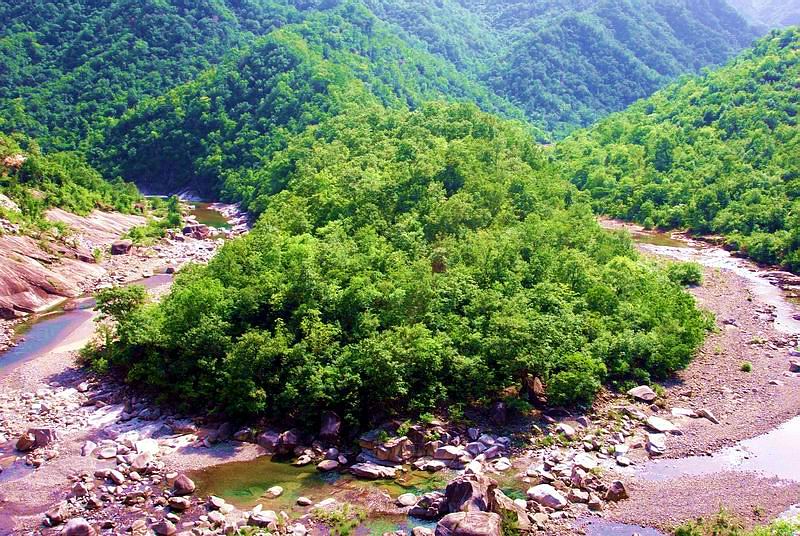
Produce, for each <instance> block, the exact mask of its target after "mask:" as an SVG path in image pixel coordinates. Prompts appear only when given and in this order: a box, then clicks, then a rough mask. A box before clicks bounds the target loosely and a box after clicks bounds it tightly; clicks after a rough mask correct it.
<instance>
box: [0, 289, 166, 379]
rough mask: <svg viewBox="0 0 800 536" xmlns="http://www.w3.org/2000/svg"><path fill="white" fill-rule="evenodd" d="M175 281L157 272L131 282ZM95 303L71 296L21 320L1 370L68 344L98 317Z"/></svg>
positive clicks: (0, 362) (0, 363)
mask: <svg viewBox="0 0 800 536" xmlns="http://www.w3.org/2000/svg"><path fill="white" fill-rule="evenodd" d="M171 281H172V275H169V274H156V275H154V276H153V277H149V278H147V279H142V280H141V281H136V282H134V283H131V284H137V285H143V286H144V287H146V288H149V289H153V288H157V287H160V286H163V285H166V284H169V283H170V282H171ZM94 306H95V301H94V298H91V297H85V298H80V299H76V300H70V301H68V302H66V303H65V304H64V305H62V306H61V307H59V308H58V309H56V310H54V311H52V312H50V313H47V314H43V315H36V316H34V317H32V318H31V319H30V320H28V321H27V322H24V323H23V324H20V326H19V327H18V328H17V333H18V335H19V336H20V337H21V340H20V342H19V343H18V344H17V345H16V346H14V347H12V348H9V349H8V350H6V351H5V352H3V353H2V354H0V374H4V373H8V372H9V371H10V370H12V369H13V368H15V367H17V366H18V365H20V364H22V363H25V362H27V361H30V360H32V359H35V358H36V357H39V356H41V355H44V354H46V353H47V352H50V351H51V350H53V349H54V348H56V347H58V346H60V345H62V344H64V343H65V342H66V341H68V340H69V339H70V336H71V335H73V334H75V333H76V332H77V331H78V329H79V328H81V327H84V326H85V325H86V324H87V322H90V321H92V320H93V319H94V318H95V316H96V313H95V311H94Z"/></svg>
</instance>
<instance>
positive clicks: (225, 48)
mask: <svg viewBox="0 0 800 536" xmlns="http://www.w3.org/2000/svg"><path fill="white" fill-rule="evenodd" d="M317 8H319V9H317ZM0 17H2V20H3V25H2V27H0V75H1V76H0V128H5V129H6V130H22V131H24V132H26V133H28V134H32V135H36V136H39V137H41V138H42V141H43V142H44V143H45V144H47V145H51V146H55V147H57V148H65V147H67V148H73V147H75V146H76V145H77V143H78V142H79V141H80V140H82V139H84V138H85V137H86V136H87V134H88V133H89V132H90V131H97V130H100V129H101V128H102V127H103V125H104V121H103V120H104V119H105V118H106V117H116V116H119V115H121V114H122V113H123V112H124V111H125V110H127V109H129V108H131V107H133V106H135V105H136V104H138V103H139V102H140V101H141V100H142V99H143V98H145V97H151V96H158V95H161V94H163V93H164V92H165V91H167V90H169V89H170V88H173V87H175V86H178V85H180V84H182V83H184V82H189V81H191V80H193V79H194V78H195V77H197V76H198V75H199V74H200V73H201V72H202V71H204V70H205V69H207V68H209V67H210V66H212V65H214V64H218V63H219V62H221V61H222V60H223V59H224V57H225V56H226V54H228V53H230V52H231V51H232V50H235V49H237V48H240V47H243V46H246V45H248V44H249V43H251V42H252V40H253V38H254V36H260V35H266V34H267V33H269V32H270V31H272V30H274V29H275V28H278V27H281V26H284V25H286V24H292V23H305V24H306V26H305V32H304V33H305V35H306V36H307V37H310V38H311V39H312V40H315V41H316V43H317V44H318V45H319V47H320V48H322V49H324V51H323V52H326V51H327V50H329V49H331V48H341V47H343V46H345V45H347V46H349V47H350V52H351V53H352V57H351V58H350V59H352V60H353V61H352V63H351V64H350V65H349V67H350V68H351V69H352V70H353V71H354V72H355V73H357V74H360V73H361V71H362V70H366V71H370V70H375V69H378V68H380V69H382V70H383V71H384V72H383V74H382V75H381V76H382V77H383V78H384V80H383V81H382V84H384V85H385V84H387V83H388V84H389V85H392V86H395V87H393V88H391V89H392V90H393V89H396V88H400V89H399V91H397V96H398V97H402V98H406V99H407V100H408V103H409V104H413V103H414V102H415V100H414V98H415V97H418V96H419V95H424V96H425V97H427V98H430V97H439V98H447V97H452V98H466V99H468V100H470V101H475V102H479V103H480V104H481V105H484V106H485V108H486V109H487V110H489V111H495V112H501V113H507V114H508V115H520V114H519V112H517V111H516V110H514V109H513V107H512V106H510V105H508V103H506V102H504V101H503V100H502V99H501V98H498V97H495V96H494V95H493V94H492V93H491V92H490V91H488V90H486V89H485V88H483V87H480V86H479V85H478V84H477V83H474V82H471V81H469V80H468V79H467V77H466V76H465V75H463V74H461V73H459V72H458V71H457V70H456V69H455V68H454V67H453V66H451V65H449V64H448V63H447V62H446V61H445V60H443V59H439V58H436V57H434V56H432V55H430V54H427V53H426V52H425V51H423V50H415V49H413V48H411V47H408V46H407V45H406V44H405V43H403V42H401V41H400V40H399V39H396V38H394V37H393V36H392V35H391V32H389V31H387V29H386V27H385V26H383V25H382V24H381V23H380V21H378V20H377V19H376V18H375V17H374V16H372V15H371V14H370V13H369V12H368V11H367V10H366V9H365V8H364V7H363V6H361V5H360V4H359V3H358V2H357V1H333V2H325V1H319V2H314V1H311V2H308V1H304V0H249V1H244V2H239V1H235V2H234V1H223V0H202V1H200V2H195V1H184V0H170V1H168V2H167V1H156V0H144V1H142V0H112V1H110V2H109V1H99V0H61V1H54V0H51V1H47V0H35V1H32V2H24V3H19V2H16V1H6V0H4V1H0ZM356 56H360V57H359V58H357V60H356V59H355V57H356ZM374 64H379V65H380V67H377V66H376V65H374ZM392 70H393V71H395V72H389V71H392ZM391 77H394V79H392V80H386V79H387V78H391ZM405 84H408V85H409V88H402V87H400V86H403V85H405ZM377 91H378V92H380V91H383V92H384V93H386V91H387V90H386V88H378V89H377ZM407 93H411V94H407ZM384 96H385V95H381V97H384Z"/></svg>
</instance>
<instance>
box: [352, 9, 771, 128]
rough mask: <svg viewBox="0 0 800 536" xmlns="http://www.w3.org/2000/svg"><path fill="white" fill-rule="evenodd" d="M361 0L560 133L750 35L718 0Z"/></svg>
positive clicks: (708, 61) (727, 52)
mask: <svg viewBox="0 0 800 536" xmlns="http://www.w3.org/2000/svg"><path fill="white" fill-rule="evenodd" d="M365 2H366V3H367V4H368V5H369V6H370V7H371V8H372V9H373V11H375V13H377V14H378V16H380V17H382V18H383V19H384V20H388V21H391V22H393V23H395V24H397V25H398V26H400V27H401V28H403V29H404V30H405V31H406V32H407V33H408V34H410V35H411V36H413V37H414V38H416V39H419V40H420V41H421V42H423V43H425V44H426V45H427V46H428V48H429V49H430V50H431V51H433V52H435V53H437V54H439V55H441V56H443V57H445V58H447V59H448V60H450V61H452V62H453V63H454V64H455V65H458V66H460V67H461V68H462V69H464V70H465V71H466V72H469V73H471V74H472V75H473V76H475V77H476V78H477V79H479V80H482V81H483V82H484V83H485V84H486V85H487V86H488V87H490V88H491V89H493V90H494V91H495V92H496V93H497V94H499V95H502V96H505V97H506V98H508V99H509V100H511V101H512V102H515V103H517V104H518V105H519V106H520V107H521V108H523V109H524V110H525V112H526V113H527V115H528V117H529V119H531V120H533V121H536V122H537V123H542V124H544V125H546V128H547V129H548V130H550V131H553V132H555V133H556V134H559V135H560V134H563V133H565V132H568V131H570V130H572V129H574V128H575V126H577V125H588V124H589V123H591V122H593V121H595V120H596V119H598V118H600V117H602V116H604V115H606V114H608V113H609V112H612V111H618V110H621V109H623V108H624V107H625V106H627V105H629V104H631V103H632V102H634V101H635V100H637V99H639V98H642V97H646V96H648V95H650V94H652V93H653V91H655V90H656V89H658V88H659V87H662V86H663V85H664V84H665V83H666V82H667V81H669V80H670V79H673V78H675V77H676V76H678V75H680V74H682V73H686V72H691V71H697V70H699V69H700V68H702V67H705V66H708V65H713V64H719V63H722V62H724V61H725V60H726V59H728V58H729V57H730V56H731V55H733V54H735V53H736V52H738V51H739V50H741V49H742V48H743V47H745V46H748V45H750V43H751V41H752V40H753V39H754V38H755V36H756V33H755V31H754V30H753V29H751V28H749V27H748V25H747V23H746V22H745V21H744V20H743V19H742V18H741V17H740V16H738V15H737V13H736V12H735V11H733V10H732V9H731V8H730V7H729V6H728V4H727V3H726V2H725V1H724V0H703V1H696V0H667V1H665V0H641V1H631V0H598V1H594V2H586V1H585V0H534V1H531V0H525V1H522V0H501V1H499V2H486V1H485V0H422V1H419V0H414V1H410V0H406V1H397V0H365Z"/></svg>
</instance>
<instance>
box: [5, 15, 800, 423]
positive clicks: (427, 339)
mask: <svg viewBox="0 0 800 536" xmlns="http://www.w3.org/2000/svg"><path fill="white" fill-rule="evenodd" d="M29 4H30V5H26V6H21V5H19V4H18V3H16V2H7V1H0V17H2V18H3V20H4V22H5V24H4V25H3V27H2V28H0V73H2V76H0V130H1V131H3V132H6V133H7V134H6V135H3V136H2V137H0V159H2V161H3V162H6V163H4V164H3V168H0V169H2V172H1V173H0V181H2V182H0V190H1V191H2V192H3V193H5V194H6V195H8V197H10V198H11V199H12V200H14V201H16V202H17V204H19V206H20V207H21V209H22V212H21V215H20V216H16V217H17V218H22V219H27V220H28V221H35V220H37V219H41V217H42V214H43V212H44V210H45V209H46V208H48V207H50V206H60V207H62V208H65V209H69V210H73V211H75V212H77V213H87V212H89V211H90V210H92V209H94V208H100V209H105V210H112V209H113V210H121V211H131V210H133V209H134V205H135V204H136V203H137V202H138V201H139V200H140V194H139V193H138V190H137V187H136V186H134V184H135V185H137V186H138V187H139V188H140V189H141V190H142V191H145V192H157V193H170V194H171V193H174V192H178V191H181V190H184V189H189V190H191V191H194V192H197V193H199V194H202V195H203V196H206V197H208V198H213V199H221V200H225V201H230V202H239V203H241V205H242V207H243V208H245V209H246V210H247V211H249V212H250V213H251V214H252V215H253V216H254V217H257V218H258V222H257V223H256V225H255V227H254V228H253V230H252V231H251V232H250V233H249V234H247V235H246V236H244V237H241V238H238V239H235V240H232V241H229V242H227V243H226V245H225V246H224V247H223V248H222V249H221V251H220V252H219V254H218V255H217V256H216V257H215V258H214V259H213V260H212V261H211V263H210V264H209V265H208V266H195V267H190V268H188V269H186V270H183V271H182V272H181V273H180V274H179V275H178V276H177V277H176V280H175V284H174V286H173V289H172V291H171V292H170V293H169V294H168V295H167V296H166V297H165V298H164V299H163V300H162V301H161V302H159V303H150V302H148V301H147V300H146V298H145V294H144V293H143V292H142V291H141V289H139V290H136V288H135V287H134V288H127V289H124V290H111V291H106V292H103V293H102V294H101V295H100V296H99V297H98V303H99V307H100V310H101V312H102V314H103V315H104V317H106V318H111V319H113V320H114V321H115V324H114V325H115V326H116V328H115V332H114V337H113V338H112V339H110V340H111V342H110V344H108V345H107V346H104V347H98V348H94V349H92V351H90V352H87V357H88V358H89V360H90V361H91V362H92V364H93V366H94V367H95V368H96V369H98V370H102V371H112V372H115V373H119V374H122V375H124V377H125V378H126V379H127V380H128V381H129V382H131V383H134V384H137V385H141V386H144V387H145V388H147V389H149V390H150V391H151V392H153V393H158V394H160V395H161V396H162V397H163V398H165V399H167V398H169V399H179V400H182V401H184V404H185V405H186V406H187V407H193V408H197V407H198V406H208V407H209V409H213V410H218V411H223V412H225V413H227V414H229V415H232V416H235V417H240V418H254V417H266V418H270V419H275V420H278V419H284V420H287V421H292V422H297V423H302V422H312V421H313V419H309V418H310V417H311V416H313V415H318V414H319V413H320V412H321V411H324V410H334V411H336V412H338V413H339V414H340V415H342V416H343V417H345V418H346V420H347V423H348V424H349V425H351V426H352V427H354V428H355V427H358V426H363V425H366V424H369V423H370V422H371V421H373V420H376V419H380V418H383V417H388V416H393V415H419V414H421V413H425V412H429V411H432V410H437V409H442V408H452V409H453V411H458V410H459V409H463V408H464V407H465V406H467V405H475V406H479V407H484V406H485V405H487V404H488V403H490V402H493V401H497V400H503V399H506V400H508V401H509V403H510V404H512V405H513V404H514V403H515V402H514V401H518V398H517V396H518V394H519V393H520V392H521V391H524V387H525V386H527V385H528V384H529V383H530V382H531V381H532V379H533V378H540V379H541V380H542V381H543V382H544V384H545V386H546V390H547V395H548V399H549V403H550V404H552V405H564V406H575V405H578V406H585V405H589V404H591V403H592V401H593V399H594V397H595V395H596V393H597V392H598V391H599V390H600V389H601V388H602V387H603V386H607V387H610V388H612V389H621V388H626V387H628V386H630V385H632V384H634V383H636V384H639V383H649V382H652V381H656V380H662V379H666V378H668V377H669V376H670V375H671V374H672V373H674V372H675V371H676V370H679V369H681V368H683V367H685V366H686V365H687V364H688V363H689V361H690V360H691V358H692V356H693V355H694V353H695V351H696V350H697V348H698V347H699V346H700V344H701V343H702V342H703V340H704V337H705V335H706V333H707V331H708V330H709V329H710V328H711V327H712V325H713V324H712V322H711V319H710V318H709V317H708V315H707V314H705V313H703V312H701V311H699V310H698V308H697V306H696V304H695V301H694V299H693V298H692V297H691V295H690V294H689V293H687V292H686V291H685V286H687V285H696V284H699V283H700V282H701V281H700V275H699V273H698V269H697V268H696V267H694V266H683V265H667V266H665V265H663V264H658V263H656V262H652V261H649V260H646V259H643V258H642V257H640V256H639V255H638V254H637V252H636V249H635V248H634V246H633V244H632V242H631V241H630V238H628V237H627V236H626V235H624V234H621V233H609V232H606V231H603V230H601V228H600V227H599V225H598V223H597V222H596V215H597V214H598V213H602V214H608V215H611V216H614V217H618V218H624V219H629V220H636V221H640V222H642V223H644V224H645V225H646V226H648V227H663V228H683V227H685V228H689V229H691V230H693V231H696V232H698V233H721V234H724V235H725V236H726V237H727V239H728V240H729V243H730V245H731V247H736V248H739V249H741V250H743V251H746V252H747V253H749V254H750V255H752V256H753V257H754V258H757V259H759V260H764V261H769V262H783V263H784V264H786V265H787V266H789V267H790V268H800V266H798V265H797V264H796V262H797V261H796V260H795V254H794V251H795V249H796V248H795V242H794V238H793V236H794V234H793V233H794V231H793V229H794V223H793V222H794V219H795V218H794V213H793V206H794V205H793V203H794V198H793V196H794V190H793V181H795V180H796V179H797V167H798V162H797V159H796V158H795V157H793V155H795V154H796V153H797V140H796V136H795V135H794V134H795V133H796V122H795V116H796V107H797V99H796V93H797V92H796V80H797V79H798V76H797V75H798V72H797V50H798V30H797V29H790V30H787V31H785V32H783V33H773V34H770V35H768V36H767V37H766V38H764V39H762V40H760V41H758V42H756V44H755V47H754V48H752V49H749V50H747V51H746V52H744V53H742V54H741V55H740V56H738V57H737V58H736V59H733V60H732V61H730V60H731V58H732V57H733V56H734V55H736V54H737V53H739V52H740V51H741V50H742V49H744V48H745V47H747V46H749V45H751V44H752V42H753V40H754V39H755V38H756V36H757V35H758V32H759V31H758V30H757V29H755V28H753V27H751V26H750V25H749V24H748V23H747V22H745V21H744V20H743V19H742V18H741V17H740V16H739V15H737V14H736V12H735V11H733V10H732V8H730V7H729V6H728V5H727V4H726V3H725V2H723V1H722V0H704V1H701V2H689V1H687V0H666V1H659V2H656V1H655V0H643V1H641V2H633V1H632V0H598V1H595V2H585V1H580V0H571V1H569V2H556V1H554V0H537V1H533V2H530V1H528V2H522V1H516V0H504V1H501V2H497V3H491V4H490V3H488V2H482V1H479V0H437V1H436V2H432V1H428V0H420V1H416V2H405V1H399V2H398V1H391V2H390V1H388V0H386V1H384V0H341V1H339V0H326V1H321V0H320V1H314V0H311V1H306V0H304V1H300V0H240V1H232V0H230V1H225V0H204V1H202V2H188V1H183V0H147V1H144V2H142V1H133V0H108V1H103V2H99V1H96V0H80V1H70V2H67V1H46V0H34V1H32V2H30V3H29ZM728 61H730V63H729V64H727V65H726V66H725V67H722V68H719V69H710V70H706V71H704V72H702V73H700V74H698V73H699V71H700V70H701V69H704V68H712V67H715V66H717V65H720V64H723V63H725V62H728ZM670 83H672V85H669V84H670ZM659 88H661V90H660V91H659V92H657V93H655V95H653V93H654V92H655V91H656V90H658V89H659ZM643 97H649V98H648V99H647V100H644V101H640V102H635V101H637V100H638V99H641V98H643ZM629 105H632V106H631V107H630V108H629V109H628V110H626V111H622V112H619V111H620V110H623V108H625V107H626V106H629ZM611 112H619V113H617V114H615V115H611V116H609V115H608V114H609V113H611ZM597 120H600V122H599V123H596V124H593V123H595V122H596V121H597ZM590 124H593V125H592V126H589V127H588V128H587V129H585V130H576V129H579V128H580V127H585V126H588V125H590ZM545 145H547V146H545ZM20 156H21V158H20ZM7 159H8V160H7ZM171 207H172V214H171V216H172V220H171V221H175V222H177V221H179V216H178V214H177V204H176V202H175V201H173V202H172V205H171ZM11 217H12V216H9V218H11ZM154 231H157V233H156V235H159V234H160V233H161V232H163V231H164V229H163V225H162V226H161V227H159V228H158V229H154ZM139 234H140V235H142V236H138V237H135V238H137V239H141V240H145V239H150V238H152V237H150V236H149V235H147V236H145V235H146V233H145V232H144V231H141V230H140V231H139ZM209 401H213V402H209ZM378 407H379V408H383V412H382V413H381V414H378V412H376V411H375V408H378Z"/></svg>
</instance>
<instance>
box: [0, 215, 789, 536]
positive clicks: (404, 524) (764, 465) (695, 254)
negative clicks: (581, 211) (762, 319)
mask: <svg viewBox="0 0 800 536" xmlns="http://www.w3.org/2000/svg"><path fill="white" fill-rule="evenodd" d="M194 213H195V217H196V220H197V221H198V222H199V223H205V224H207V225H214V226H217V225H221V224H220V223H219V218H218V215H219V213H218V212H217V211H215V210H213V209H210V208H209V205H207V204H197V205H196V207H195V212H194ZM223 219H224V218H223ZM632 235H633V237H634V239H635V240H636V242H637V243H638V244H639V246H640V247H641V249H643V250H645V251H647V252H650V253H652V254H654V255H658V256H661V257H666V258H672V259H676V260H687V261H693V262H697V263H699V264H701V265H703V266H707V267H710V268H717V269H722V270H731V271H733V272H734V273H736V274H737V275H739V276H741V277H743V278H745V279H746V280H747V281H748V282H749V283H750V284H751V286H752V288H753V292H754V293H756V294H757V295H758V296H759V297H760V298H761V299H762V300H763V301H765V302H767V303H769V304H770V305H772V306H774V307H775V310H776V313H777V318H776V321H775V325H776V327H777V328H778V329H780V330H782V331H784V332H786V333H798V332H800V321H798V320H797V319H796V318H795V315H797V309H796V307H795V306H794V304H793V303H792V302H791V301H790V295H789V294H787V293H786V292H785V291H784V290H782V289H781V288H780V287H779V286H778V285H777V284H775V281H776V278H775V277H774V274H775V273H776V271H775V270H771V269H764V268H761V267H758V266H756V265H755V264H754V263H752V262H750V261H747V260H744V259H740V258H737V257H734V256H733V255H731V254H730V253H729V252H727V251H724V250H722V249H721V248H718V247H715V246H710V245H708V244H705V243H702V242H697V241H693V240H688V239H679V238H676V237H674V236H670V235H666V234H661V233H651V232H644V231H641V230H636V229H634V230H633V232H632ZM170 281H171V276H168V275H166V274H159V275H156V276H153V277H151V278H148V279H145V280H142V281H140V282H139V283H141V284H144V285H145V286H147V287H150V288H154V287H158V286H161V285H166V284H169V282H170ZM93 306H94V302H93V300H92V299H91V298H84V299H82V300H76V301H72V302H69V303H68V304H67V306H66V307H63V308H62V309H61V310H58V311H55V312H52V313H50V314H47V315H42V316H39V317H37V318H35V319H33V320H32V321H30V322H29V323H27V324H26V325H25V328H24V331H25V333H24V340H23V341H22V342H21V343H20V344H19V345H18V346H16V347H15V348H12V349H11V350H9V351H7V352H6V353H5V354H3V355H2V356H0V375H2V374H4V372H6V373H7V372H8V371H9V370H11V369H13V368H14V367H16V366H19V365H20V364H21V363H24V362H26V361H30V360H32V359H35V358H36V357H38V356H41V355H43V354H46V353H48V352H51V351H54V350H63V349H64V348H67V347H70V348H71V347H72V346H74V347H75V349H77V348H78V347H79V346H80V345H81V344H83V342H84V341H85V340H86V331H87V330H88V331H89V334H90V333H91V331H92V330H93V328H94V322H93V320H94V318H95V317H96V313H95V312H94V310H93ZM797 445H800V417H798V418H795V419H793V420H790V421H789V422H787V423H785V424H784V425H783V426H781V427H779V428H777V429H775V430H773V431H771V432H769V433H767V434H764V435H761V436H758V437H755V438H753V439H750V440H747V441H742V442H741V443H739V444H737V445H735V446H733V447H730V448H728V449H724V450H721V451H719V452H717V453H715V454H714V455H712V456H702V457H687V458H682V459H677V460H656V461H652V462H649V463H646V464H642V465H641V466H639V467H638V468H636V469H632V470H631V471H632V472H631V473H630V474H635V475H637V476H638V477H640V478H644V479H648V480H663V479H672V478H680V477H681V476H686V475H702V474H708V473H713V472H721V471H731V470H733V471H756V472H760V473H763V474H764V475H767V476H776V477H780V478H783V479H787V480H798V481H800V464H798V463H794V460H796V452H795V451H796V446H797ZM0 454H2V453H0ZM8 473H11V474H8ZM8 473H7V474H6V475H4V476H5V477H12V478H13V477H14V475H13V472H12V471H9V472H8ZM192 476H193V478H194V479H195V480H196V481H197V483H198V493H200V494H215V495H219V496H221V497H223V498H225V499H226V500H228V501H230V502H231V503H232V504H234V505H236V506H238V507H241V508H250V507H252V506H253V505H255V504H256V503H262V504H264V505H265V507H267V508H273V509H276V510H286V511H289V512H291V511H292V510H293V509H294V508H295V506H294V503H295V501H296V500H297V498H298V497H299V496H301V495H302V496H308V497H310V498H312V499H313V500H315V501H316V500H321V499H323V498H327V497H331V496H333V497H340V498H342V499H352V500H354V502H358V501H359V500H361V504H363V503H364V502H365V501H367V502H368V499H365V498H366V497H369V496H370V495H374V494H380V495H389V496H391V497H392V498H396V497H397V496H398V495H400V494H401V493H405V492H408V491H412V492H415V493H417V494H419V493H423V492H426V491H430V490H434V489H443V488H444V485H445V484H446V481H447V479H446V477H447V475H430V474H427V473H417V472H411V473H409V474H407V475H405V476H404V477H403V478H402V479H401V480H399V481H378V482H367V481H360V480H356V479H353V478H352V477H350V476H349V475H340V474H328V475H322V474H320V473H318V472H317V471H316V469H315V467H314V466H313V465H311V466H307V467H303V468H298V467H294V466H292V465H290V464H288V463H276V462H274V461H272V460H269V459H267V458H258V459H256V460H254V461H251V462H236V463H228V464H221V465H215V466H213V467H209V468H207V469H205V470H202V471H196V472H194V473H193V474H192ZM520 484H521V483H520ZM275 485H280V486H282V487H283V488H284V489H285V493H284V495H283V496H282V497H280V498H279V499H273V500H271V502H270V500H269V499H266V498H265V497H264V493H265V491H266V490H267V489H269V488H270V487H272V486H275ZM577 524H578V526H579V527H581V528H582V529H583V530H585V531H586V533H587V534H589V535H591V536H629V535H631V534H633V533H639V534H642V535H643V536H658V535H659V534H661V533H659V532H658V531H655V530H653V529H647V528H642V527H637V526H632V525H624V524H617V523H613V522H610V521H606V520H601V519H597V518H583V519H581V520H579V521H578V522H577ZM419 525H424V526H431V524H430V523H427V524H426V523H424V522H422V521H420V520H415V519H409V518H407V517H405V516H402V515H397V514H392V513H381V512H373V513H372V515H371V516H369V518H368V519H367V520H366V521H365V522H364V523H362V524H361V525H360V526H359V527H358V528H357V529H356V531H355V534H371V533H376V532H383V531H390V530H398V529H407V528H410V527H412V526H419Z"/></svg>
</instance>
